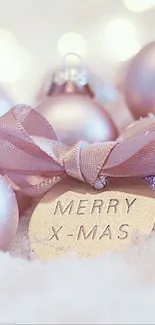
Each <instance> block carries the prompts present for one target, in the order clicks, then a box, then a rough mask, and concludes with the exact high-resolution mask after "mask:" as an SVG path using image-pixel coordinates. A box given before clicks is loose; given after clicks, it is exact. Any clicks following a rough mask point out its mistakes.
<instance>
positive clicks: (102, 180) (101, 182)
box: [94, 176, 108, 190]
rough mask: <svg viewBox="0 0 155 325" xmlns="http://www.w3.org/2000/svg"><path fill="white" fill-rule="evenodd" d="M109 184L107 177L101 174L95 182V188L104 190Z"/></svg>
mask: <svg viewBox="0 0 155 325" xmlns="http://www.w3.org/2000/svg"><path fill="white" fill-rule="evenodd" d="M107 184H108V182H107V179H106V177H104V176H100V177H98V178H97V180H96V182H95V184H94V188H95V189H96V190H102V189H104V188H105V187H106V186H107Z"/></svg>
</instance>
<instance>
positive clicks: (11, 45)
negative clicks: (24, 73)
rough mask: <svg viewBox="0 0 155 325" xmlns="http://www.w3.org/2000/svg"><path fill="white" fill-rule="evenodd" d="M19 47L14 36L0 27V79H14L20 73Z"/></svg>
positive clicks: (5, 80) (9, 80)
mask: <svg viewBox="0 0 155 325" xmlns="http://www.w3.org/2000/svg"><path fill="white" fill-rule="evenodd" d="M19 49H20V47H19V45H18V43H17V40H16V38H15V36H14V35H13V34H12V33H10V32H9V31H7V30H5V29H0V81H1V82H13V81H16V80H17V79H18V78H19V77H20V74H21V60H20V51H19Z"/></svg>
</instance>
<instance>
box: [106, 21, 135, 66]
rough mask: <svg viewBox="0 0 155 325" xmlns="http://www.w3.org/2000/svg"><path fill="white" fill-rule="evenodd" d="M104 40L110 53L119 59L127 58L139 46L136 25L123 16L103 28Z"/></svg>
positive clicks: (133, 53)
mask: <svg viewBox="0 0 155 325" xmlns="http://www.w3.org/2000/svg"><path fill="white" fill-rule="evenodd" d="M105 41H106V45H105V46H106V48H107V50H108V51H109V53H110V55H111V56H113V57H114V58H115V59H117V60H119V61H125V60H128V59H129V58H130V57H132V56H133V55H135V54H136V53H137V52H139V50H140V48H141V46H140V43H139V41H138V37H137V29H136V26H135V25H134V24H133V23H132V22H131V21H130V20H127V19H125V18H120V19H115V20H112V21H111V22H109V23H108V25H107V27H106V29H105Z"/></svg>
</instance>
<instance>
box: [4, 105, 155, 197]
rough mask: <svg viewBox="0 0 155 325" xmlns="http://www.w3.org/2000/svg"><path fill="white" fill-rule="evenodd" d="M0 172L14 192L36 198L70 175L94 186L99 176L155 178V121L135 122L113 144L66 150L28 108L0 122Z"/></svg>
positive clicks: (81, 145)
mask: <svg viewBox="0 0 155 325" xmlns="http://www.w3.org/2000/svg"><path fill="white" fill-rule="evenodd" d="M0 149H1V155H0V173H1V174H2V175H5V176H6V177H7V178H8V179H9V181H10V183H11V184H12V186H13V188H14V189H15V190H20V191H21V192H22V193H24V194H26V195H29V196H34V197H35V196H40V195H43V194H44V193H46V192H47V191H48V190H49V189H50V188H52V186H53V185H54V184H56V183H58V182H59V181H61V180H62V179H64V178H66V177H68V176H71V177H74V178H76V179H79V180H80V181H83V182H87V183H89V184H90V185H92V186H94V184H95V183H96V182H97V181H98V180H100V179H101V177H102V176H104V177H133V176H140V177H144V176H148V175H155V117H149V118H145V119H142V120H140V121H139V122H136V123H135V124H134V125H133V126H131V127H130V128H128V129H127V130H126V131H125V132H124V133H123V134H122V135H121V137H120V138H119V139H118V140H117V141H114V142H108V143H95V144H88V143H85V142H79V143H77V144H75V145H74V146H71V147H67V146H66V145H64V144H62V143H61V142H60V141H59V140H58V139H57V137H56V135H55V133H54V131H53V128H52V126H51V125H50V124H49V123H48V122H47V121H46V120H45V118H44V117H43V116H42V115H41V114H39V113H38V112H36V111H35V110H34V109H32V108H31V107H27V106H22V105H18V106H15V107H14V108H12V109H11V110H10V111H9V112H8V113H7V114H5V115H4V116H3V117H1V118H0Z"/></svg>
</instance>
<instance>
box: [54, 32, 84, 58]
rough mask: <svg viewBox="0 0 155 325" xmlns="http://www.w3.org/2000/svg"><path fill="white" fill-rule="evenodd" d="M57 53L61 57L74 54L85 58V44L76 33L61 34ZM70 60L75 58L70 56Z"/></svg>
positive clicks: (81, 37) (82, 38)
mask: <svg viewBox="0 0 155 325" xmlns="http://www.w3.org/2000/svg"><path fill="white" fill-rule="evenodd" d="M57 48H58V51H59V53H60V55H61V56H62V57H63V56H65V55H66V54H68V53H75V54H77V55H79V56H80V57H81V58H85V57H86V56H87V50H86V42H85V39H84V37H83V36H82V35H80V34H78V33H72V32H71V33H66V34H63V35H62V36H61V37H60V39H59V41H58V44H57ZM70 59H71V60H73V59H74V60H75V59H76V57H75V56H70Z"/></svg>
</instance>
